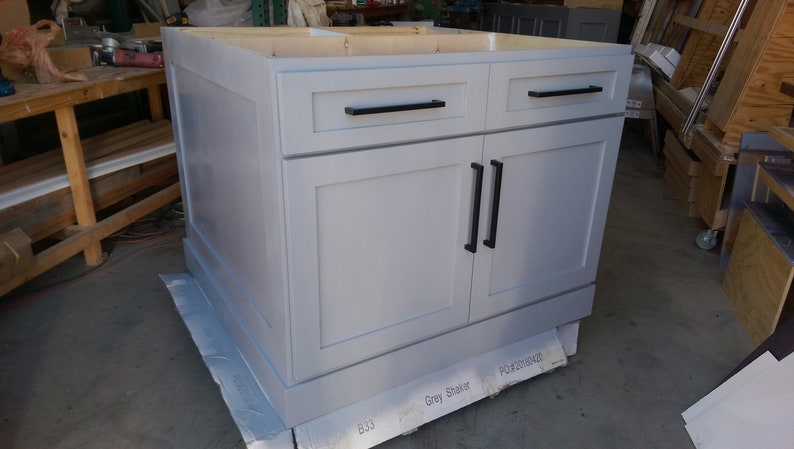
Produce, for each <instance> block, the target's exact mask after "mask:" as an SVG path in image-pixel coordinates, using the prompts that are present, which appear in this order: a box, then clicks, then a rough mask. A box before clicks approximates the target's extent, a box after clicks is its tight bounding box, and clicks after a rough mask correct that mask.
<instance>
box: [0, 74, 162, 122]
mask: <svg viewBox="0 0 794 449" xmlns="http://www.w3.org/2000/svg"><path fill="white" fill-rule="evenodd" d="M83 73H85V74H86V75H87V76H88V78H89V80H88V81H86V82H72V83H60V84H26V83H14V89H16V91H17V93H16V94H15V95H10V96H8V97H0V117H3V121H11V120H18V119H20V118H24V117H30V116H33V115H37V114H42V113H44V112H50V111H53V110H55V109H58V108H61V107H65V106H73V105H77V104H82V103H87V102H89V101H94V100H99V99H102V98H107V97H111V96H114V95H119V94H123V93H126V92H134V91H136V90H141V89H145V88H148V87H149V86H152V85H160V84H165V72H164V71H163V70H162V69H142V68H133V67H94V68H91V69H87V70H83Z"/></svg>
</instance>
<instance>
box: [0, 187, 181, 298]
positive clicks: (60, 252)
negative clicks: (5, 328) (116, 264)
mask: <svg viewBox="0 0 794 449" xmlns="http://www.w3.org/2000/svg"><path fill="white" fill-rule="evenodd" d="M179 195H180V192H179V184H178V183H175V184H172V185H170V186H168V187H166V188H165V189H163V190H160V191H159V192H157V193H155V194H153V195H151V196H149V197H148V198H145V199H143V200H141V201H139V202H137V203H135V204H134V205H132V206H130V207H128V208H126V209H124V210H122V211H120V212H118V213H116V214H114V215H111V216H110V217H108V218H106V219H104V220H102V221H100V222H99V223H96V224H95V225H93V226H91V227H89V228H87V229H85V230H84V231H81V232H79V233H77V234H74V235H72V236H71V237H69V238H67V239H66V240H63V241H61V242H59V243H57V244H55V245H53V246H51V247H50V248H47V249H46V250H44V251H42V252H41V253H39V254H37V255H36V260H35V261H34V262H33V265H32V266H31V267H30V268H28V269H27V270H25V271H23V272H22V273H19V274H18V275H16V276H14V277H13V278H11V279H8V280H6V281H3V282H0V295H4V294H6V293H8V292H9V291H11V290H13V289H15V288H17V287H19V286H20V285H22V284H24V283H25V282H27V281H29V280H31V279H33V278H35V277H36V276H38V275H40V274H42V273H44V272H46V271H47V270H49V269H50V268H52V267H54V266H56V265H58V264H60V263H61V262H63V261H65V260H66V259H68V258H70V257H72V256H73V255H75V254H77V253H79V252H80V251H82V250H84V249H85V248H87V247H89V246H92V245H98V244H99V242H100V241H101V240H102V239H104V238H106V237H108V236H110V235H112V234H113V233H114V232H116V231H118V230H119V229H122V228H124V227H125V226H128V225H130V224H132V223H133V222H135V220H138V219H139V218H142V217H144V216H146V215H147V214H149V213H151V212H153V211H155V210H157V209H158V208H160V207H162V206H165V205H166V204H168V203H169V202H171V201H173V200H175V199H177V198H179Z"/></svg>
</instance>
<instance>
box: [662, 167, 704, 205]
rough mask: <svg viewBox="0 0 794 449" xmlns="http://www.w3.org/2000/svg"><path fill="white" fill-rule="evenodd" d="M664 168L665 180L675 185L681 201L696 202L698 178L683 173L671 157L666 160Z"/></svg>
mask: <svg viewBox="0 0 794 449" xmlns="http://www.w3.org/2000/svg"><path fill="white" fill-rule="evenodd" d="M664 168H665V170H664V180H665V181H666V182H667V183H668V184H670V186H671V187H673V190H674V191H675V192H676V193H677V195H676V196H677V197H678V198H679V201H683V202H687V203H694V202H695V192H697V184H698V178H697V177H694V178H693V177H691V176H686V175H684V174H682V173H681V172H680V171H679V170H678V168H676V167H675V166H674V164H671V163H670V160H669V159H668V160H666V161H665V163H664Z"/></svg>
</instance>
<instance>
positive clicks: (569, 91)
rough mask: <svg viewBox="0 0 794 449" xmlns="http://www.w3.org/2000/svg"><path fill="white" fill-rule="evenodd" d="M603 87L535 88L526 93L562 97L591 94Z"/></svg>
mask: <svg viewBox="0 0 794 449" xmlns="http://www.w3.org/2000/svg"><path fill="white" fill-rule="evenodd" d="M603 90H604V88H603V87H601V86H592V85H591V86H589V87H580V88H579V89H565V90H547V91H544V92H538V91H536V90H530V91H529V92H527V95H529V96H530V97H535V98H545V97H562V96H564V95H578V94H591V93H593V92H601V91H603Z"/></svg>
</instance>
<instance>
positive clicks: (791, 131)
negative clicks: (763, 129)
mask: <svg viewBox="0 0 794 449" xmlns="http://www.w3.org/2000/svg"><path fill="white" fill-rule="evenodd" d="M769 135H770V136H771V137H772V138H773V139H775V140H776V141H778V143H780V144H781V145H783V146H784V147H786V148H788V149H789V150H791V151H794V128H788V127H783V126H773V127H772V128H770V130H769Z"/></svg>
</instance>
